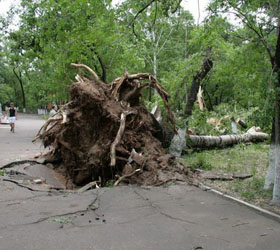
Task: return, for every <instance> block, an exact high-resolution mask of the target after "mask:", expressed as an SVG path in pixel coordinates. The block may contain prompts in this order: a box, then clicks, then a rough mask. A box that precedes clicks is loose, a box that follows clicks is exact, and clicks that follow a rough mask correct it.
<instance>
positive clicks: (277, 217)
mask: <svg viewBox="0 0 280 250" xmlns="http://www.w3.org/2000/svg"><path fill="white" fill-rule="evenodd" d="M200 188H203V189H204V190H205V191H211V192H212V193H214V194H216V195H219V196H222V197H223V198H225V199H227V200H232V201H234V202H236V203H238V204H239V205H243V206H246V207H248V208H250V209H252V210H254V211H255V212H258V213H260V214H262V215H264V216H265V217H268V218H270V219H274V220H277V221H278V222H279V223H280V215H278V214H275V213H273V212H270V211H268V210H266V209H263V208H261V207H258V206H255V205H252V204H250V203H248V202H246V201H243V200H239V199H237V198H234V197H232V196H230V195H228V194H225V193H223V192H221V191H218V190H216V189H213V188H211V187H209V186H206V185H204V184H200Z"/></svg>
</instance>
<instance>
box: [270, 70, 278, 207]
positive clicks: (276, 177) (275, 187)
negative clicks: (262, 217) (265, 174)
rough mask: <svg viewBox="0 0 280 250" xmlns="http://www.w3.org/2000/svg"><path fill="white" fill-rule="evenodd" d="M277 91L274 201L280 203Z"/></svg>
mask: <svg viewBox="0 0 280 250" xmlns="http://www.w3.org/2000/svg"><path fill="white" fill-rule="evenodd" d="M278 77H279V79H278V82H279V84H280V74H279V73H278ZM276 91H277V93H276V107H275V150H274V152H275V164H274V165H275V174H274V187H273V199H272V202H273V203H276V204H280V126H279V121H280V107H279V105H280V93H279V90H277V89H276Z"/></svg>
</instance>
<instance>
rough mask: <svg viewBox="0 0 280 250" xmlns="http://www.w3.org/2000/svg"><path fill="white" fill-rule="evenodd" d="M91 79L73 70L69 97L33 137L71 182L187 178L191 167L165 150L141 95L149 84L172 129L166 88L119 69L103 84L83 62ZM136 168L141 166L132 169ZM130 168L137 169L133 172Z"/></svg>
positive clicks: (150, 181)
mask: <svg viewBox="0 0 280 250" xmlns="http://www.w3.org/2000/svg"><path fill="white" fill-rule="evenodd" d="M72 65H73V66H75V67H78V68H83V69H86V70H87V71H88V72H89V73H90V76H92V78H93V80H88V79H87V78H85V77H83V76H81V75H78V76H77V77H76V80H77V81H78V82H75V83H73V84H72V85H71V87H70V98H71V101H70V102H69V103H68V104H66V105H64V107H63V108H62V109H63V110H62V109H61V110H60V112H59V114H58V115H57V116H55V117H52V118H50V119H49V120H48V121H47V122H46V124H45V125H44V126H43V127H42V128H41V130H40V131H39V133H38V135H37V136H36V138H35V140H38V139H41V140H42V142H43V144H44V146H45V147H47V146H49V147H51V148H52V150H51V152H50V154H53V156H54V157H55V158H56V159H60V161H61V162H63V165H64V166H65V171H66V172H67V173H68V175H69V176H70V177H71V179H72V180H73V182H74V183H75V184H79V185H81V184H86V183H88V182H91V181H99V180H100V179H101V185H105V184H106V182H107V181H108V180H112V178H114V176H123V177H124V178H122V177H120V178H119V179H118V180H117V182H116V183H119V182H120V181H122V180H124V179H125V180H126V181H128V182H130V183H138V184H144V185H157V184H160V183H163V182H166V181H167V180H174V179H180V180H183V181H191V179H192V178H191V173H190V172H189V170H186V168H184V166H182V165H180V164H179V163H177V162H176V160H175V158H174V157H172V156H171V155H166V154H165V151H164V148H163V145H162V144H163V142H164V141H165V133H164V130H163V128H162V127H161V125H160V124H159V123H158V121H157V120H156V119H155V118H154V116H153V115H152V114H151V113H150V112H149V111H148V110H147V108H146V107H145V105H144V102H143V100H142V91H143V89H144V88H154V89H155V90H156V91H157V93H158V94H159V95H160V97H161V98H162V100H163V103H164V106H165V110H166V116H167V120H168V121H169V122H170V124H171V126H172V127H173V131H174V133H176V127H175V121H174V115H173V113H172V112H171V110H170V108H169V106H168V99H169V94H168V93H167V92H166V90H165V89H164V88H163V87H162V86H161V85H160V84H159V83H158V81H157V80H156V79H155V78H154V76H152V75H151V74H148V73H139V74H133V75H129V74H128V73H127V72H125V73H124V74H123V75H122V76H121V77H119V78H117V79H115V80H114V81H113V82H112V83H111V84H105V83H104V82H102V81H101V80H100V79H99V78H98V77H97V75H96V73H95V72H94V71H93V70H92V69H90V68H89V67H87V66H86V65H83V64H72ZM138 169H140V170H141V171H138ZM134 173H137V175H136V174H134Z"/></svg>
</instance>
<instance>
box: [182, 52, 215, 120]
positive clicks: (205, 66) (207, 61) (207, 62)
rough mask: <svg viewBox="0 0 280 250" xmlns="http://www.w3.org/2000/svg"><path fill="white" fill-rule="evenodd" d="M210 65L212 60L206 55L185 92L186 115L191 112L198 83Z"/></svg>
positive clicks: (211, 65) (189, 114) (209, 68)
mask: <svg viewBox="0 0 280 250" xmlns="http://www.w3.org/2000/svg"><path fill="white" fill-rule="evenodd" d="M212 67H213V62H212V60H211V59H210V58H209V57H207V58H206V59H205V60H204V62H203V64H202V68H201V70H200V71H199V72H198V73H197V74H196V75H195V76H194V78H193V81H192V85H191V89H190V91H189V92H188V94H187V105H186V116H187V117H189V116H191V114H192V109H193V105H194V102H195V101H196V97H197V93H198V90H199V86H200V83H201V81H202V80H203V79H204V78H205V77H206V75H207V74H208V72H209V71H210V70H211V69H212Z"/></svg>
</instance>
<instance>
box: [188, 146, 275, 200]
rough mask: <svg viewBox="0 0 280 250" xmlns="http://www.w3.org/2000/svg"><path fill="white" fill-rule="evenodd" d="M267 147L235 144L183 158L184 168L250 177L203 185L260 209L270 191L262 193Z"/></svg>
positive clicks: (270, 193) (266, 163)
mask: <svg viewBox="0 0 280 250" xmlns="http://www.w3.org/2000/svg"><path fill="white" fill-rule="evenodd" d="M268 151H269V145H268V144H266V143H260V144H252V145H244V144H239V145H236V146H234V147H229V148H225V149H212V150H204V151H201V152H195V153H192V154H188V155H185V156H184V161H185V163H186V165H187V166H188V167H191V168H200V169H203V170H211V171H212V172H215V173H228V174H233V173H244V174H252V175H253V177H252V178H249V179H245V180H234V181H227V182H225V181H208V180H207V181H205V182H206V183H207V184H209V185H210V186H213V187H215V188H217V189H219V190H221V191H223V192H225V193H228V194H230V195H233V196H235V197H237V198H240V199H243V200H246V201H249V202H252V203H254V204H257V205H261V203H262V202H266V201H269V200H270V199H271V198H272V191H271V190H268V191H267V190H264V189H263V186H264V181H265V175H266V171H267V168H268Z"/></svg>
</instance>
